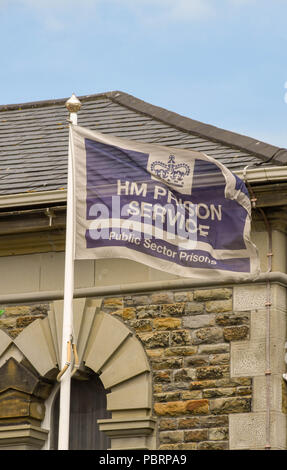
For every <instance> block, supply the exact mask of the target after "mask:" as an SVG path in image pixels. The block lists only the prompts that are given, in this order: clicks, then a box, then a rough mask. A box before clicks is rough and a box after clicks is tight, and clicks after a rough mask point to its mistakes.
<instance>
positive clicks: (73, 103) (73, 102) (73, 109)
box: [65, 93, 82, 113]
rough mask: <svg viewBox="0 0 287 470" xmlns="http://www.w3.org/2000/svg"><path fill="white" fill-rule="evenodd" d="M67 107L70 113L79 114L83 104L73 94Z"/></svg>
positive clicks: (66, 104) (67, 102)
mask: <svg viewBox="0 0 287 470" xmlns="http://www.w3.org/2000/svg"><path fill="white" fill-rule="evenodd" d="M65 106H66V108H67V110H68V111H69V112H70V113H77V112H78V111H80V109H81V106H82V103H81V101H80V100H79V99H78V98H77V97H76V95H75V94H74V93H73V94H72V96H71V98H69V99H68V100H67V101H66V103H65Z"/></svg>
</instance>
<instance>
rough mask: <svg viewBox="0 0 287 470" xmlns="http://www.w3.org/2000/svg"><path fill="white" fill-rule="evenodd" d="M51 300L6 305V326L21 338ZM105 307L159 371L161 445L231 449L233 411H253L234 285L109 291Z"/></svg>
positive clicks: (243, 320)
mask: <svg viewBox="0 0 287 470" xmlns="http://www.w3.org/2000/svg"><path fill="white" fill-rule="evenodd" d="M48 310H49V304H48V303H42V304H30V305H20V306H11V305H10V306H0V314H1V315H0V329H3V330H5V331H6V332H7V333H8V334H9V335H10V336H11V337H13V338H14V337H16V336H17V335H18V334H19V333H20V332H21V331H22V329H23V328H25V327H26V326H28V325H29V324H30V323H31V322H32V321H34V320H35V319H37V318H44V317H45V315H46V314H47V312H48ZM102 310H103V311H105V312H107V313H109V314H111V315H115V316H116V317H117V318H119V319H120V320H121V321H122V322H124V323H125V324H126V325H127V326H128V327H129V328H130V329H131V330H132V332H133V333H134V334H135V335H136V336H137V337H138V338H139V339H140V341H141V342H142V344H143V346H144V348H145V351H146V354H147V356H148V358H149V362H150V366H151V370H152V374H153V412H154V415H155V416H156V417H157V418H158V436H157V448H158V449H190V450H193V449H194V450H195V449H199V450H206V449H211V450H213V449H215V450H216V449H218V450H227V449H229V416H230V415H234V414H236V413H240V414H242V413H250V412H251V409H252V402H251V397H252V378H251V377H250V376H249V377H246V376H243V377H238V376H237V377H234V378H231V374H230V370H231V342H232V341H236V342H239V343H240V341H241V340H245V341H246V340H248V339H249V334H250V311H244V312H236V311H234V310H233V289H232V288H214V289H192V290H188V291H174V292H172V291H166V292H154V293H149V294H143V295H130V296H123V297H107V298H105V299H104V300H103V302H102Z"/></svg>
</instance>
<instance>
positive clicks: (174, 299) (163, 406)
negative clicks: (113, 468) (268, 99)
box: [0, 92, 287, 450]
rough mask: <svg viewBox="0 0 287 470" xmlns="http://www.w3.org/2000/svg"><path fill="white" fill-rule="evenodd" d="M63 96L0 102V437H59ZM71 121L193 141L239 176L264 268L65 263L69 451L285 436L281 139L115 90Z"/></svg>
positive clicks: (30, 444) (213, 444) (144, 137)
mask: <svg viewBox="0 0 287 470" xmlns="http://www.w3.org/2000/svg"><path fill="white" fill-rule="evenodd" d="M65 101H66V100H56V101H44V102H34V103H25V104H21V105H8V106H1V107H0V156H1V159H0V210H1V212H0V241H1V243H0V254H1V260H0V278H1V282H0V448H1V449H55V448H56V447H57V433H58V428H57V422H58V419H57V416H58V413H59V411H58V392H59V383H58V382H57V380H56V377H57V374H58V373H59V363H60V354H61V329H62V303H63V302H62V299H63V281H64V246H65V208H66V177H67V154H68V128H67V121H66V120H67V117H68V115H67V110H66V108H65ZM81 102H82V109H81V111H80V112H79V113H78V123H79V124H80V125H81V126H84V127H88V128H90V129H96V130H98V131H100V132H103V133H111V134H114V135H116V136H119V137H125V138H128V139H135V140H139V141H144V142H152V143H158V144H162V145H166V146H173V147H180V148H187V149H193V150H197V151H203V152H205V153H207V154H208V155H210V156H212V157H215V158H216V159H218V160H220V161H221V162H222V163H223V164H224V165H226V166H227V167H228V168H229V169H230V170H232V171H233V172H235V173H236V174H237V175H238V176H240V177H242V178H245V180H246V184H247V187H248V189H249V192H250V197H251V199H252V202H253V206H254V208H253V226H252V239H253V241H254V242H255V244H256V245H257V247H258V250H259V253H260V261H261V271H262V273H261V274H260V276H259V277H258V279H256V280H255V281H254V280H249V281H248V280H247V281H246V282H244V283H243V282H240V283H238V282H234V280H232V279H230V280H229V281H228V280H226V281H224V282H223V281H222V280H220V279H218V280H217V281H214V282H213V283H212V285H210V281H207V280H206V281H205V282H204V281H194V280H191V279H181V278H179V277H177V276H172V275H171V274H166V273H164V272H160V271H156V270H154V269H151V268H149V267H147V266H145V265H141V264H138V263H135V262H132V261H129V260H120V259H108V260H98V261H96V262H95V261H92V260H85V261H77V262H76V266H75V295H74V309H75V325H74V330H75V331H74V334H75V337H76V339H77V351H78V356H79V361H80V368H79V370H77V371H76V373H75V374H74V376H73V379H72V395H71V444H70V446H71V448H73V449H93V448H97V449H107V448H111V449H175V450H196V449H199V450H209V449H219V450H228V449H265V448H271V449H286V384H285V381H284V379H283V374H284V373H285V368H286V365H285V349H284V348H285V341H286V285H287V276H286V222H287V217H286V204H287V171H286V163H287V150H285V149H280V148H277V147H274V146H272V145H268V144H266V143H262V142H258V141H257V140H255V139H252V138H250V137H245V136H241V135H237V134H235V133H232V132H228V131H225V130H222V129H218V128H215V127H213V126H210V125H206V124H203V123H200V122H197V121H194V120H192V119H189V118H186V117H183V116H179V115H177V114H175V113H173V112H170V111H167V110H165V109H161V108H158V107H155V106H153V105H151V104H148V103H145V102H143V101H141V100H138V99H137V98H134V97H132V96H130V95H127V94H125V93H122V92H109V93H102V94H98V95H91V96H85V97H81Z"/></svg>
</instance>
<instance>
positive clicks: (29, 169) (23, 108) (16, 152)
mask: <svg viewBox="0 0 287 470" xmlns="http://www.w3.org/2000/svg"><path fill="white" fill-rule="evenodd" d="M79 99H80V100H81V102H82V108H81V110H80V112H79V113H78V124H79V125H80V126H83V127H87V128H89V129H95V130H98V131H99V132H102V133H106V134H109V133H110V134H113V135H116V136H118V137H124V138H127V139H134V140H138V141H144V142H149V143H157V144H161V145H166V146H172V147H178V148H186V149H192V150H197V151H201V152H205V153H207V154H208V155H210V156H212V157H214V158H216V159H218V160H219V161H221V162H222V163H223V164H224V165H226V166H227V167H228V168H230V170H232V171H236V170H240V169H243V168H244V167H245V166H246V165H249V168H251V167H256V166H257V165H261V166H270V165H275V166H278V165H286V164H287V150H286V149H280V148H278V147H275V146H273V145H269V144H266V143H263V142H259V141H257V140H255V139H252V138H250V137H246V136H242V135H239V134H235V133H233V132H229V131H226V130H223V129H219V128H217V127H214V126H211V125H207V124H203V123H201V122H198V121H195V120H193V119H189V118H187V117H183V116H180V115H178V114H176V113H173V112H171V111H167V110H166V109H163V108H159V107H157V106H153V105H151V104H149V103H146V102H144V101H142V100H139V99H137V98H135V97H133V96H131V95H128V94H126V93H123V92H120V91H113V92H107V93H101V94H96V95H89V96H82V97H79ZM66 100H67V98H65V99H61V100H55V101H40V102H33V103H24V104H14V105H5V106H0V195H10V194H11V195H12V194H19V193H27V192H41V191H54V190H58V189H65V188H66V180H67V154H68V126H67V118H68V111H67V109H66V107H65V102H66Z"/></svg>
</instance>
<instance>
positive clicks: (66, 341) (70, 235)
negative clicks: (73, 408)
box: [58, 94, 81, 450]
mask: <svg viewBox="0 0 287 470" xmlns="http://www.w3.org/2000/svg"><path fill="white" fill-rule="evenodd" d="M66 108H67V109H68V111H69V113H70V122H71V123H72V124H77V112H78V111H79V109H80V108H81V102H80V101H79V100H78V98H77V97H76V96H75V95H74V94H72V96H71V98H70V99H69V100H68V101H67V102H66ZM73 294H74V174H73V161H72V152H71V129H70V130H69V154H68V188H67V215H66V247H65V284H64V312H63V332H62V357H61V361H62V362H61V368H62V372H64V373H63V375H62V376H61V379H60V381H61V385H60V411H59V436H58V450H68V449H69V425H70V391H71V360H70V355H71V343H72V332H73ZM65 368H66V370H65ZM59 375H61V373H60V374H59ZM58 377H59V376H58Z"/></svg>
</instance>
